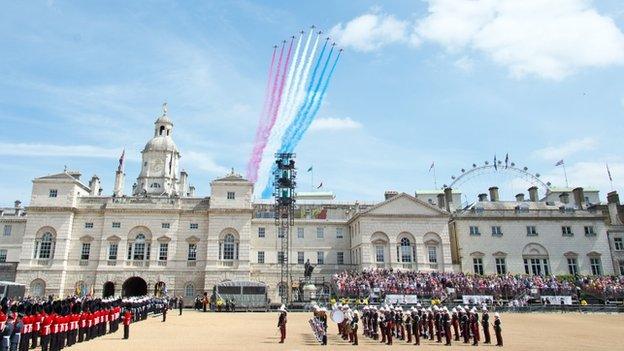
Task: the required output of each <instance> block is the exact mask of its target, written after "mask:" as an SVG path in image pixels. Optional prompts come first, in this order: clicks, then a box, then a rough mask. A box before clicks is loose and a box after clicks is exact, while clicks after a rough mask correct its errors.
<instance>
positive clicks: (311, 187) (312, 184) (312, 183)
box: [310, 166, 314, 191]
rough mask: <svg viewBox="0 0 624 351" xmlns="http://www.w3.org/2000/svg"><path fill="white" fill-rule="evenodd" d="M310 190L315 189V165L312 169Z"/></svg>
mask: <svg viewBox="0 0 624 351" xmlns="http://www.w3.org/2000/svg"><path fill="white" fill-rule="evenodd" d="M310 191H314V166H312V170H311V171H310Z"/></svg>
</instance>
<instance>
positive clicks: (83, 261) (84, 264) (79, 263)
mask: <svg viewBox="0 0 624 351" xmlns="http://www.w3.org/2000/svg"><path fill="white" fill-rule="evenodd" d="M78 265H80V266H88V265H89V260H82V259H81V260H80V262H78Z"/></svg>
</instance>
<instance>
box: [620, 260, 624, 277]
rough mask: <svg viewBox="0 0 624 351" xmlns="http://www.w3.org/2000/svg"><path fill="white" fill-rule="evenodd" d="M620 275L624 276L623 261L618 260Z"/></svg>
mask: <svg viewBox="0 0 624 351" xmlns="http://www.w3.org/2000/svg"><path fill="white" fill-rule="evenodd" d="M620 275H624V260H620Z"/></svg>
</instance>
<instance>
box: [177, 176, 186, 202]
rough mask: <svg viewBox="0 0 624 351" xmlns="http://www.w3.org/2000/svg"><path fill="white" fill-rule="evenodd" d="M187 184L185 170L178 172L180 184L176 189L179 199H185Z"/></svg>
mask: <svg viewBox="0 0 624 351" xmlns="http://www.w3.org/2000/svg"><path fill="white" fill-rule="evenodd" d="M187 184H188V173H186V171H185V170H182V172H180V183H179V187H178V194H180V196H181V197H186V196H187V195H188V190H187V189H186V188H187Z"/></svg>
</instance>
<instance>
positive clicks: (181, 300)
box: [178, 295, 184, 316]
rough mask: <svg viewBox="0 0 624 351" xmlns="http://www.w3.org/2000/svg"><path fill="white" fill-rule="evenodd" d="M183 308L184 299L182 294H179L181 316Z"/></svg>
mask: <svg viewBox="0 0 624 351" xmlns="http://www.w3.org/2000/svg"><path fill="white" fill-rule="evenodd" d="M182 309H184V299H182V295H180V296H178V310H180V314H179V315H180V316H181V315H182Z"/></svg>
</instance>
